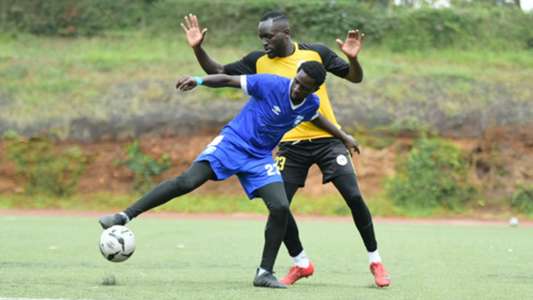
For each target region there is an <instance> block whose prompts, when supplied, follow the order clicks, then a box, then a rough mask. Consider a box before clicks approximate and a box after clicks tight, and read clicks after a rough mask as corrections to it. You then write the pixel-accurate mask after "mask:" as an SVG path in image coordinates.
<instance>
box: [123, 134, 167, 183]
mask: <svg viewBox="0 0 533 300" xmlns="http://www.w3.org/2000/svg"><path fill="white" fill-rule="evenodd" d="M126 152H127V159H126V160H124V161H120V162H119V163H118V164H119V165H125V166H126V167H128V169H129V170H131V171H132V172H133V174H134V176H133V189H134V190H135V191H137V192H140V193H145V192H147V191H148V190H150V189H151V188H152V186H153V184H154V177H155V176H158V175H161V173H163V172H165V171H166V170H168V169H169V168H170V165H171V161H170V157H169V156H168V155H166V154H164V155H163V156H161V157H160V158H152V157H151V156H149V155H147V154H146V153H144V152H143V151H142V149H141V146H140V145H139V141H134V142H132V143H131V144H130V145H128V146H127V149H126Z"/></svg>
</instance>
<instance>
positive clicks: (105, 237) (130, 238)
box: [100, 225, 135, 262]
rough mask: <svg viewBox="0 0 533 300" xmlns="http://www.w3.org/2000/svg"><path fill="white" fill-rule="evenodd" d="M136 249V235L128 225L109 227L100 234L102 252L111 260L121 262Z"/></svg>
mask: <svg viewBox="0 0 533 300" xmlns="http://www.w3.org/2000/svg"><path fill="white" fill-rule="evenodd" d="M134 251H135V236H134V235H133V232H132V231H131V230H129V229H128V228H127V227H126V226H121V225H115V226H111V227H109V228H107V229H106V230H104V231H103V232H102V235H101V236H100V252H101V253H102V255H103V256H104V257H105V258H106V259H107V260H109V261H112V262H121V261H125V260H126V259H128V258H129V257H130V256H131V255H132V254H133V252H134Z"/></svg>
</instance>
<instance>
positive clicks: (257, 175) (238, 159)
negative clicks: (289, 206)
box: [194, 135, 283, 199]
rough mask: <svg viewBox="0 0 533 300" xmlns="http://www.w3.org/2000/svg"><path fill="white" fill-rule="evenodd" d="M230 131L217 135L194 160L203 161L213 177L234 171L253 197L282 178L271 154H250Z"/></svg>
mask: <svg viewBox="0 0 533 300" xmlns="http://www.w3.org/2000/svg"><path fill="white" fill-rule="evenodd" d="M232 138H235V137H232V136H231V135H219V136H217V137H216V138H215V139H214V140H213V141H212V142H211V143H210V144H209V145H207V147H206V148H205V150H204V151H203V152H202V153H200V155H199V156H198V157H197V158H196V159H195V160H194V161H207V162H209V164H210V165H211V168H212V169H213V171H214V172H215V175H216V177H217V178H216V179H217V180H224V179H226V178H228V177H230V176H232V175H237V177H238V178H239V181H240V182H241V185H242V187H243V188H244V191H245V192H246V195H247V196H248V198H250V199H253V198H255V197H257V195H255V194H254V193H255V191H256V190H257V189H259V188H261V187H264V186H265V185H268V184H270V183H273V182H283V179H282V178H281V175H280V172H279V170H278V167H277V165H276V163H275V162H274V159H273V158H272V155H268V156H264V157H256V156H252V155H251V154H250V153H248V152H246V151H245V150H244V149H242V148H241V146H239V145H238V144H237V143H232V141H231V140H232Z"/></svg>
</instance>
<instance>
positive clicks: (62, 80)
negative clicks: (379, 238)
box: [0, 32, 533, 215]
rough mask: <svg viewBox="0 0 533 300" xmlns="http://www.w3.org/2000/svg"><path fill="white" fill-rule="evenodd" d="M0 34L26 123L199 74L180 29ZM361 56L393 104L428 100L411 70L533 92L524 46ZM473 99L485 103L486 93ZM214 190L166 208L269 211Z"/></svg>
mask: <svg viewBox="0 0 533 300" xmlns="http://www.w3.org/2000/svg"><path fill="white" fill-rule="evenodd" d="M0 42H1V44H2V47H1V48H0V86H1V89H0V96H1V97H3V100H2V99H1V98H0V100H1V101H0V103H2V101H3V103H6V104H9V106H7V107H8V109H2V110H0V118H2V119H5V120H11V121H15V122H16V123H17V124H23V125H24V124H31V123H32V122H34V121H35V120H39V119H43V118H44V119H47V118H61V119H64V120H66V121H65V126H66V127H68V120H69V119H71V118H74V117H76V116H79V115H80V114H82V113H83V114H91V115H93V116H105V111H106V107H105V106H104V105H102V103H101V102H99V101H98V99H100V97H101V96H102V95H104V94H105V93H106V92H107V91H108V89H109V88H110V87H111V86H113V85H114V84H119V83H122V82H130V81H140V80H162V81H167V82H169V84H172V82H173V81H174V80H175V79H176V78H177V76H179V75H185V74H202V72H201V69H200V68H199V67H198V65H197V64H196V62H195V60H194V57H193V54H192V52H191V50H190V49H189V48H188V47H187V45H186V43H185V42H184V39H183V36H182V34H181V32H178V33H176V35H174V36H168V37H161V36H159V37H150V36H148V35H145V34H142V33H128V34H125V33H122V34H107V36H105V37H95V38H76V39H62V38H43V37H35V36H31V35H25V34H19V35H16V36H11V35H5V34H4V35H0ZM257 46H258V44H257V45H253V44H250V45H245V46H243V47H238V46H235V47H233V46H226V47H220V46H217V45H213V44H211V45H210V44H209V43H207V44H206V48H207V50H208V51H209V52H210V53H211V55H212V56H213V57H215V58H216V59H217V60H218V61H220V62H229V61H232V60H234V59H237V58H239V57H240V56H241V55H242V54H244V53H245V52H247V51H248V50H253V49H255V48H256V47H257ZM361 61H362V63H363V65H364V67H365V74H366V80H365V82H364V84H363V85H361V90H362V91H364V93H366V94H368V95H369V96H372V95H378V97H382V98H384V99H387V101H392V102H391V103H401V102H402V101H404V100H405V99H413V98H415V99H420V100H421V101H423V100H424V96H425V95H423V94H420V93H419V91H417V90H414V89H410V83H412V81H413V78H416V77H420V76H426V77H427V78H430V79H431V80H436V81H438V80H442V79H443V78H450V77H453V78H458V79H460V80H454V81H452V82H451V83H448V84H449V86H448V87H449V89H448V93H449V95H448V96H449V98H450V99H453V98H454V97H455V96H459V97H460V96H461V95H462V94H468V93H469V91H470V89H471V86H470V82H471V80H473V79H475V80H481V81H483V82H485V83H487V84H488V85H490V84H497V85H498V84H504V85H505V86H506V87H510V89H511V90H513V91H515V92H516V93H517V98H523V99H530V95H526V94H527V93H528V92H529V90H528V89H523V88H521V87H523V86H524V84H525V83H526V82H527V81H528V80H529V79H530V74H531V72H532V69H533V59H531V52H528V51H526V50H523V51H504V52H494V51H484V50H468V51H458V50H456V49H448V50H431V51H430V50H427V51H423V52H413V51H410V52H402V53H398V52H392V51H390V50H386V49H383V48H366V49H365V50H364V51H363V53H362V54H361ZM329 80H330V81H334V84H335V88H336V89H337V90H339V89H342V88H343V84H341V82H340V81H339V80H337V79H333V78H330V79H329ZM383 80H387V82H388V83H389V84H386V85H383V84H382V83H383ZM513 87H516V88H513ZM147 93H153V94H151V95H147V97H149V98H157V96H158V93H159V91H157V90H155V91H147ZM341 93H342V91H341ZM521 93H522V94H521ZM196 95H197V97H198V98H199V99H205V98H209V97H212V96H217V97H225V98H239V97H240V96H239V94H238V93H235V92H234V91H231V90H217V91H208V90H204V91H201V92H199V93H197V94H196ZM426 96H427V95H426ZM6 99H9V101H6ZM469 100H470V101H474V102H479V103H483V101H484V99H469ZM449 111H450V114H453V113H454V103H453V101H451V102H450V106H449ZM422 127H423V126H422ZM54 130H57V133H58V135H59V136H61V132H65V131H66V129H65V128H56V129H54ZM391 130H394V128H391ZM377 143H378V144H379V142H377ZM212 197H214V196H209V197H201V201H197V200H198V197H189V198H187V199H190V200H191V201H187V200H184V201H180V202H179V203H178V202H176V203H173V204H171V205H168V206H167V207H166V208H167V209H174V210H180V211H230V210H231V209H237V210H239V211H256V212H258V211H263V208H262V205H261V204H260V203H259V202H256V203H254V204H253V205H249V204H248V203H246V201H242V199H240V198H238V199H231V200H229V202H228V201H222V202H221V203H219V201H209V199H213V198H212ZM2 198H3V199H2V201H0V205H1V206H2V207H13V206H15V207H16V206H30V207H41V206H42V207H49V206H52V207H63V208H77V209H107V208H109V207H110V206H114V207H121V206H123V205H124V204H125V203H128V202H129V199H131V197H126V196H124V197H123V196H111V195H100V194H98V195H95V196H94V197H91V199H90V200H87V199H85V200H86V201H77V200H80V199H82V198H83V197H81V196H75V197H72V198H66V199H61V200H57V199H54V198H53V197H45V196H41V197H33V196H31V197H29V196H20V195H18V196H11V195H2ZM215 198H216V197H215ZM36 199H41V200H38V201H36ZM338 200H340V199H338ZM110 202H111V204H110ZM298 203H300V204H298ZM307 203H309V202H307V201H296V206H295V207H294V208H295V210H296V211H298V212H304V213H326V214H347V213H348V211H347V209H346V207H345V205H344V204H343V203H342V202H341V201H337V200H336V201H330V199H326V198H324V199H320V200H318V199H317V200H316V201H313V205H312V207H308V206H307V205H308V204H307ZM332 203H333V204H332ZM241 204H243V205H241ZM369 204H370V206H371V209H372V210H373V212H374V213H375V214H378V215H380V214H381V215H390V214H409V215H413V214H414V215H416V214H417V212H402V211H401V210H399V209H396V208H394V207H393V206H392V204H390V203H389V201H388V200H386V199H385V198H384V197H381V196H380V197H378V198H376V199H370V201H369ZM443 213H444V212H443Z"/></svg>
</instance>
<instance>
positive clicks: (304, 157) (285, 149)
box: [276, 138, 355, 187]
mask: <svg viewBox="0 0 533 300" xmlns="http://www.w3.org/2000/svg"><path fill="white" fill-rule="evenodd" d="M276 162H277V163H278V168H279V170H280V171H281V175H282V176H283V180H284V181H286V182H289V183H292V184H297V185H298V186H300V187H302V186H304V185H305V179H306V178H307V172H308V171H309V168H310V167H311V166H312V165H313V164H315V163H316V164H317V165H318V167H319V168H320V170H321V171H322V175H323V177H322V182H323V183H326V182H329V181H331V180H332V179H333V178H335V177H337V176H339V175H345V174H354V173H355V169H354V167H353V164H352V159H351V157H350V152H349V151H348V149H347V148H346V146H344V144H343V143H342V142H341V141H340V140H339V139H336V138H320V139H314V140H301V141H298V142H282V143H280V144H279V148H278V153H277V154H276Z"/></svg>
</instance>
